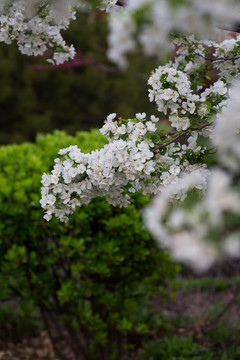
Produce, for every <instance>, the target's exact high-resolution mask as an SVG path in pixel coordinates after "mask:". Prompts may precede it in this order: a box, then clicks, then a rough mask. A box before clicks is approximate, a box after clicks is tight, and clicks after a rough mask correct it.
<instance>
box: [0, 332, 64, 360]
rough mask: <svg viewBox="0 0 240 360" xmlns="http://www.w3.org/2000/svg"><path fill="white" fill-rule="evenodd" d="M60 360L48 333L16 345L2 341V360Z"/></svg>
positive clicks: (24, 339)
mask: <svg viewBox="0 0 240 360" xmlns="http://www.w3.org/2000/svg"><path fill="white" fill-rule="evenodd" d="M40 359H41V360H58V358H57V357H55V354H54V351H53V346H52V343H51V340H50V339H49V337H48V334H47V332H46V331H41V332H40V333H39V335H38V336H34V337H28V338H23V339H21V341H19V342H17V343H14V342H12V341H1V340H0V360H40Z"/></svg>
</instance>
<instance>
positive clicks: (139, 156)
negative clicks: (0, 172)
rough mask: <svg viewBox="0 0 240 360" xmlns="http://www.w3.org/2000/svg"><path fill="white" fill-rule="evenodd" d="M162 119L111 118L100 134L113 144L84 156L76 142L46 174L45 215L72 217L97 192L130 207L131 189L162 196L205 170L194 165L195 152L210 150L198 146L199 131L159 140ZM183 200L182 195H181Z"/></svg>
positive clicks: (48, 217)
mask: <svg viewBox="0 0 240 360" xmlns="http://www.w3.org/2000/svg"><path fill="white" fill-rule="evenodd" d="M158 120H159V119H158V118H156V117H155V116H153V115H152V116H151V120H147V119H146V114H145V113H143V114H140V113H138V114H136V118H135V119H129V120H123V119H118V120H116V114H111V115H109V116H108V118H107V120H106V122H105V124H104V125H103V127H102V128H101V129H100V132H101V133H102V134H103V135H104V136H106V138H107V139H108V141H109V143H108V144H106V145H105V146H104V147H103V148H102V149H100V150H95V151H92V152H91V153H90V154H83V153H82V152H81V150H80V149H78V148H77V147H76V146H70V147H68V148H66V149H62V150H60V151H59V154H60V155H62V156H63V159H62V160H60V159H59V158H57V159H56V160H55V166H54V168H53V171H52V173H51V175H47V174H43V177H42V184H43V188H42V199H41V205H42V207H43V209H44V210H45V212H46V213H45V216H44V217H45V219H46V220H50V219H51V218H52V215H55V216H56V217H58V218H59V219H60V220H61V221H67V220H68V216H69V215H70V214H72V212H73V211H74V209H75V208H76V206H81V205H82V204H87V203H89V202H90V201H91V200H92V199H93V198H94V197H96V196H106V200H107V201H108V202H109V203H110V204H112V205H119V206H127V205H128V204H129V203H130V201H131V199H130V196H129V195H130V193H133V192H136V191H140V190H142V192H143V194H148V193H150V194H156V193H158V192H159V191H160V190H161V189H162V188H163V187H164V186H167V185H168V184H169V183H174V182H176V181H177V177H178V176H179V174H180V173H181V172H182V171H183V170H185V171H193V170H196V169H199V171H201V172H202V173H204V172H205V170H204V165H200V166H199V165H195V164H191V162H190V161H189V160H188V159H189V157H191V156H190V155H192V154H194V152H196V151H197V154H201V153H202V154H203V153H204V151H205V150H204V148H201V147H200V146H199V147H197V146H196V144H197V143H196V141H197V137H198V134H197V132H196V131H195V132H194V133H193V134H192V136H189V138H188V144H184V145H181V144H180V143H177V142H176V143H170V144H168V143H165V144H164V142H163V143H161V145H159V148H156V144H155V143H154V142H153V140H152V139H153V138H155V140H156V137H157V138H159V141H160V137H159V135H157V126H156V123H157V122H158ZM175 195H176V197H179V198H181V197H182V194H178V193H176V194H175Z"/></svg>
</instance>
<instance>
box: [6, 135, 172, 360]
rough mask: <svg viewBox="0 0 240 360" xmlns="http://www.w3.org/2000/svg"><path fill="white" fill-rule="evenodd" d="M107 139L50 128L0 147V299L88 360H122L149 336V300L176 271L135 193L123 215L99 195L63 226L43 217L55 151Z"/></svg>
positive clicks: (86, 147) (91, 145) (143, 201)
mask: <svg viewBox="0 0 240 360" xmlns="http://www.w3.org/2000/svg"><path fill="white" fill-rule="evenodd" d="M103 143H104V138H103V137H101V135H99V133H98V132H96V131H91V132H90V133H78V134H77V135H76V137H71V136H67V135H66V134H65V133H63V132H55V133H54V135H47V136H42V135H41V136H38V138H37V141H36V144H33V143H24V144H22V145H11V146H10V145H8V146H2V147H1V149H0V159H1V160H0V173H1V175H0V184H1V186H0V200H1V201H0V202H1V207H0V219H1V220H0V229H1V235H0V239H1V246H0V259H1V260H0V282H1V290H0V298H1V299H6V298H8V297H10V298H12V297H13V296H15V297H16V296H17V297H19V298H20V299H21V301H22V307H23V309H25V311H26V313H28V314H30V313H31V312H33V311H35V310H36V309H40V313H41V316H42V318H43V320H44V321H45V323H46V325H47V326H48V328H49V329H51V328H52V325H54V327H55V326H56V324H57V329H56V330H55V331H56V332H57V334H54V336H56V335H57V337H58V338H61V337H63V335H62V334H61V333H62V332H63V333H64V340H65V341H66V342H67V343H68V345H70V346H71V347H72V350H73V351H74V352H75V353H76V354H81V356H82V357H81V359H94V360H97V359H109V358H112V359H114V358H116V359H118V358H119V356H120V353H123V352H126V351H127V348H128V346H129V345H130V344H131V343H132V342H133V343H136V339H138V341H141V338H142V337H143V338H144V336H145V337H146V336H149V330H150V329H149V326H150V327H151V330H153V328H154V320H153V318H154V311H153V310H152V309H151V307H149V306H148V305H147V304H148V303H149V301H150V300H151V298H152V297H153V296H154V294H156V293H158V294H159V293H160V294H161V293H162V298H163V300H164V299H165V298H166V289H165V287H166V284H167V283H168V281H169V279H170V278H171V277H172V276H173V275H174V274H175V273H176V270H177V267H176V266H175V265H173V264H172V263H171V262H170V260H169V258H168V255H167V254H166V253H164V252H161V251H159V250H158V249H157V245H156V244H155V242H154V241H153V240H152V239H151V238H150V236H149V234H148V233H147V231H145V230H144V229H143V227H142V221H141V216H140V211H139V209H141V208H142V207H143V206H144V205H145V204H146V203H147V199H145V198H143V197H142V196H141V195H138V196H136V197H135V201H134V204H132V205H131V206H129V207H128V208H127V209H124V210H122V209H119V208H114V207H112V206H111V205H109V204H108V203H106V202H105V201H104V199H98V198H97V199H95V201H93V202H92V203H91V204H90V205H89V206H83V207H82V208H81V209H80V210H79V211H78V212H76V214H75V215H74V216H73V217H72V218H71V221H70V222H69V223H68V224H64V225H62V224H60V223H58V222H57V221H56V220H55V221H54V220H53V221H52V222H50V223H49V224H47V223H46V222H45V220H43V218H42V212H41V209H40V207H39V199H40V194H39V183H40V178H41V171H42V169H43V168H45V169H46V170H47V169H48V168H49V166H50V164H51V162H52V160H53V157H54V156H55V153H56V151H57V149H58V148H59V147H61V146H67V145H69V144H76V145H81V148H82V150H83V151H89V150H90V148H96V147H99V146H101V145H103ZM157 322H158V323H159V316H158V319H157ZM160 323H161V321H160ZM63 324H64V325H65V328H64V331H63V328H62V325H63ZM55 345H56V350H58V349H57V342H55Z"/></svg>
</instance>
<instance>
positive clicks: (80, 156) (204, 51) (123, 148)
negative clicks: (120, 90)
mask: <svg viewBox="0 0 240 360" xmlns="http://www.w3.org/2000/svg"><path fill="white" fill-rule="evenodd" d="M31 3H32V6H29V5H28V4H29V1H24V0H19V1H5V2H4V1H3V2H2V7H1V11H2V16H1V17H0V21H1V33H0V40H2V41H4V42H6V43H11V42H12V41H16V42H17V45H18V47H19V50H20V51H21V52H22V53H24V54H28V55H41V54H44V53H45V51H46V50H51V54H52V56H51V57H49V59H48V61H49V62H50V63H52V64H61V63H63V62H65V61H68V60H69V59H72V58H73V57H74V55H75V50H74V48H73V46H72V45H70V46H68V45H67V44H66V42H65V41H64V39H63V37H62V35H61V31H62V30H64V29H65V28H67V27H68V26H69V24H70V21H71V20H74V19H75V10H74V9H75V8H76V7H77V8H78V9H79V10H80V11H92V9H93V8H94V7H97V8H98V9H100V10H102V11H106V12H107V13H109V14H108V24H109V33H108V43H109V49H108V56H109V58H110V59H111V60H112V61H113V62H115V63H116V64H117V65H118V66H119V67H120V68H125V67H126V66H127V64H128V53H129V52H133V53H134V51H136V50H137V49H139V48H140V49H141V50H142V51H143V52H144V53H145V54H147V55H150V56H155V57H156V58H158V59H159V62H160V63H161V65H160V66H159V67H158V68H157V69H155V70H154V71H153V72H152V74H151V76H150V78H149V80H148V85H149V86H150V89H149V99H150V101H152V102H153V101H154V102H155V103H156V107H157V110H158V112H159V115H161V116H162V115H164V116H166V117H167V118H168V119H169V125H170V126H171V129H170V130H169V131H168V132H163V131H161V129H160V127H159V118H158V117H156V116H154V115H151V116H150V117H149V116H147V115H146V114H145V113H144V112H143V113H139V112H137V113H136V115H135V117H134V118H133V119H123V118H121V117H117V115H116V114H115V113H113V114H110V115H109V116H108V117H107V120H106V122H105V124H104V125H103V127H102V128H101V129H100V132H101V133H102V134H103V135H105V136H106V138H107V140H108V143H107V144H106V145H105V146H104V147H103V148H102V149H101V150H97V151H92V152H91V153H89V154H84V153H82V152H81V150H80V149H79V148H77V147H76V146H70V147H68V148H66V149H61V150H60V151H59V155H60V157H59V158H57V159H56V160H55V165H54V168H53V171H52V173H51V174H50V175H47V174H44V175H43V178H42V184H43V188H42V199H41V205H42V207H43V209H44V211H45V215H44V217H45V219H46V220H50V219H51V218H52V216H53V215H55V216H56V217H58V218H59V219H60V220H61V221H68V216H69V215H71V214H72V213H73V211H74V210H75V208H76V207H77V206H81V205H82V204H87V203H89V202H90V201H91V200H92V199H93V198H95V197H96V196H105V197H106V200H107V201H108V202H109V203H110V204H113V205H119V206H128V204H129V203H130V197H129V193H132V192H136V191H142V192H143V194H158V195H157V197H156V199H155V200H154V201H153V204H152V206H150V208H149V209H148V210H147V211H146V216H145V220H146V226H147V227H148V228H149V230H150V231H151V232H152V233H153V235H154V236H155V237H156V239H157V240H158V241H159V242H160V244H161V246H163V247H165V248H168V249H170V251H171V252H172V254H173V256H174V258H175V259H177V260H178V261H185V262H187V263H188V264H190V265H191V266H193V267H194V268H195V269H197V270H203V269H206V268H207V267H209V266H210V265H211V264H212V263H213V262H214V261H215V260H216V259H217V258H219V256H221V255H222V254H228V255H231V256H232V255H234V256H239V255H240V235H239V217H240V193H239V192H240V191H239V176H240V174H239V164H240V148H239V129H240V116H239V110H240V109H239V108H238V107H239V105H238V101H237V100H236V99H238V98H239V93H240V90H239V88H240V87H239V84H238V77H239V65H240V55H239V54H240V37H236V38H235V39H230V40H225V41H223V42H222V43H217V42H216V41H214V40H213V39H214V36H215V35H216V29H217V28H221V27H222V28H226V27H231V26H235V24H236V23H237V21H238V18H239V4H238V3H237V2H235V1H226V0H204V1H201V2H199V1H197V0H179V1H177V0H171V1H166V0H161V1H160V0H141V1H139V0H126V1H121V2H120V1H117V0H103V1H101V2H97V1H96V2H94V1H88V2H83V1H77V0H76V1H64V0H62V1H58V2H52V1H49V2H47V1H46V2H42V1H41V2H39V1H37V0H35V1H34V0H33V1H32V2H31ZM173 54H175V56H174V57H173ZM169 59H171V60H169ZM96 91H97V90H96ZM136 110H137V109H136ZM213 152H214V153H215V152H217V154H216V155H215V157H214V162H215V168H213V169H209V168H208V167H207V163H208V158H209V156H213ZM172 201H174V202H175V203H176V202H177V203H179V202H180V203H181V205H180V207H176V205H174V206H172V205H171V204H172ZM215 240H217V241H215Z"/></svg>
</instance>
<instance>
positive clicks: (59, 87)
mask: <svg viewBox="0 0 240 360" xmlns="http://www.w3.org/2000/svg"><path fill="white" fill-rule="evenodd" d="M64 38H65V39H66V41H67V42H69V43H73V44H74V46H75V48H76V50H77V56H76V58H75V59H74V60H73V61H72V62H70V63H65V64H63V65H62V66H58V67H53V66H52V65H50V64H48V63H47V62H46V59H44V58H40V57H39V58H30V57H27V56H24V55H21V53H20V52H19V51H18V49H17V47H16V45H14V44H13V45H11V46H9V45H5V44H3V43H0V78H1V91H0V119H1V120H0V121H1V132H0V144H9V143H21V142H23V141H34V140H35V138H36V134H37V133H49V132H52V131H53V130H54V129H59V130H65V131H66V132H67V133H69V134H74V133H75V132H76V131H80V130H89V129H91V128H98V127H100V126H101V125H102V124H103V121H104V119H105V118H106V116H107V115H108V114H109V113H111V112H116V113H117V114H118V115H119V116H122V117H127V118H128V117H132V116H133V115H134V114H135V113H136V112H143V111H145V112H148V113H153V112H154V105H153V104H151V103H150V102H149V100H148V96H147V94H148V92H147V79H148V76H149V74H150V72H151V70H152V69H153V68H154V66H155V64H154V63H153V60H149V59H147V58H144V57H143V56H138V54H134V56H132V57H131V58H130V64H129V67H128V68H127V70H126V71H121V70H119V69H118V68H117V67H116V66H115V65H114V64H112V63H110V62H109V61H108V59H107V56H106V50H107V24H106V17H105V16H104V15H101V14H100V13H98V12H96V13H94V14H86V13H84V14H83V13H79V14H78V16H77V21H74V22H72V24H71V26H70V29H69V30H67V31H66V32H65V33H64Z"/></svg>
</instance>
